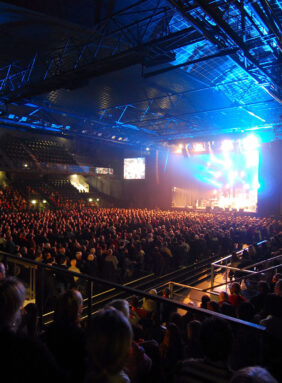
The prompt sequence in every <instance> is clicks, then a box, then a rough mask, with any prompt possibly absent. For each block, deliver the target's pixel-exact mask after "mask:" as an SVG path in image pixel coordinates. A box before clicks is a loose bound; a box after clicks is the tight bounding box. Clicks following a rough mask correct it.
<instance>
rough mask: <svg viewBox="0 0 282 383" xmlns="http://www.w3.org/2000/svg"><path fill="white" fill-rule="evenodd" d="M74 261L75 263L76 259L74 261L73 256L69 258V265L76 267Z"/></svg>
mask: <svg viewBox="0 0 282 383" xmlns="http://www.w3.org/2000/svg"><path fill="white" fill-rule="evenodd" d="M76 263H77V261H76V259H75V258H73V259H71V260H70V265H71V266H72V267H76Z"/></svg>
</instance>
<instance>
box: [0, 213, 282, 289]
mask: <svg viewBox="0 0 282 383" xmlns="http://www.w3.org/2000/svg"><path fill="white" fill-rule="evenodd" d="M281 230H282V223H281V220H280V221H279V220H277V219H274V218H257V217H250V216H244V217H242V216H239V215H226V214H223V213H222V214H211V213H198V212H175V211H161V210H141V209H117V208H112V209H102V208H101V209H99V208H81V209H75V208H62V209H60V210H56V211H52V210H46V211H43V212H39V211H33V210H32V211H20V210H15V211H9V210H6V209H0V249H1V250H4V251H7V252H9V253H11V254H14V255H17V256H19V257H26V258H29V259H32V260H36V261H39V262H44V263H48V264H57V265H64V267H71V268H72V269H75V271H78V270H79V271H78V272H82V273H87V274H90V275H92V276H100V277H104V278H106V279H110V280H112V281H117V282H126V281H128V280H130V279H132V278H134V277H137V276H138V275H140V273H141V274H142V273H146V272H154V273H155V274H157V275H162V274H165V273H166V272H168V271H170V270H172V269H175V268H177V267H178V266H180V265H189V264H193V263H194V262H197V261H200V260H201V259H204V258H207V257H209V256H212V255H219V256H221V255H222V256H224V255H227V254H230V253H232V252H233V251H236V250H239V249H240V248H242V245H243V244H251V243H257V242H259V241H260V240H262V239H267V238H270V237H272V236H274V235H275V234H277V233H279V232H280V231H281ZM256 255H257V256H258V255H259V254H256Z"/></svg>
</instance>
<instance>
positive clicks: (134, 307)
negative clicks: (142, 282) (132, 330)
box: [130, 295, 147, 325]
mask: <svg viewBox="0 0 282 383" xmlns="http://www.w3.org/2000/svg"><path fill="white" fill-rule="evenodd" d="M146 315H147V311H146V310H145V309H143V308H142V307H139V301H138V298H137V297H136V296H135V295H134V296H133V297H131V299H130V322H131V324H132V325H136V324H137V323H138V322H139V321H140V320H141V319H144V318H146Z"/></svg>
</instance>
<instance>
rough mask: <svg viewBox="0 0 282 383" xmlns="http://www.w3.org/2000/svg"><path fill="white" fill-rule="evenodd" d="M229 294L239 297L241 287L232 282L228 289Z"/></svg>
mask: <svg viewBox="0 0 282 383" xmlns="http://www.w3.org/2000/svg"><path fill="white" fill-rule="evenodd" d="M230 293H231V294H233V295H241V286H240V283H238V282H233V283H232V285H231V287H230Z"/></svg>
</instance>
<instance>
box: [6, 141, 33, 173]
mask: <svg viewBox="0 0 282 383" xmlns="http://www.w3.org/2000/svg"><path fill="white" fill-rule="evenodd" d="M0 147H1V149H2V151H3V152H4V153H5V154H6V156H7V157H8V158H9V159H10V160H11V161H12V162H13V163H14V164H17V165H21V166H22V165H23V164H24V163H27V164H29V165H30V164H33V163H34V160H33V159H32V157H31V156H30V154H29V153H28V151H27V150H26V148H25V145H24V144H23V142H22V141H21V139H19V138H18V137H11V136H9V135H5V136H3V137H2V138H1V140H0Z"/></svg>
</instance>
